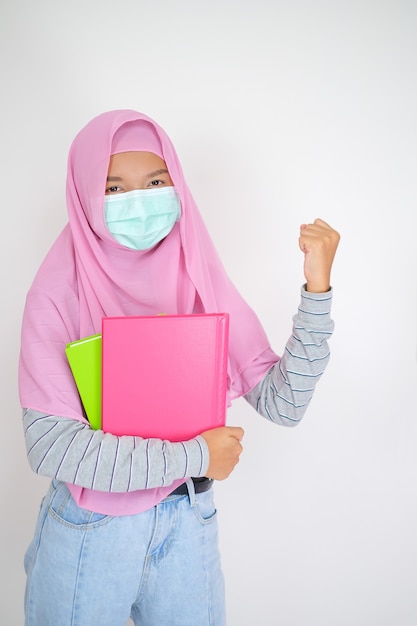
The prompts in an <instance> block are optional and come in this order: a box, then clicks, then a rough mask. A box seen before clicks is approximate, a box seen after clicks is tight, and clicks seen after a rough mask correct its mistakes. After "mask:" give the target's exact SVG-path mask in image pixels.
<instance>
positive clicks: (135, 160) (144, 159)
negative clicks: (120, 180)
mask: <svg viewBox="0 0 417 626" xmlns="http://www.w3.org/2000/svg"><path fill="white" fill-rule="evenodd" d="M160 169H165V170H166V169H167V166H166V163H165V161H164V160H163V159H161V157H159V156H157V155H156V154H154V153H153V152H139V151H134V152H133V151H132V152H118V153H117V154H112V155H111V157H110V161H109V168H108V173H109V174H111V175H118V176H123V175H124V176H129V175H130V174H135V175H138V174H144V175H146V174H147V173H149V172H152V171H154V170H160Z"/></svg>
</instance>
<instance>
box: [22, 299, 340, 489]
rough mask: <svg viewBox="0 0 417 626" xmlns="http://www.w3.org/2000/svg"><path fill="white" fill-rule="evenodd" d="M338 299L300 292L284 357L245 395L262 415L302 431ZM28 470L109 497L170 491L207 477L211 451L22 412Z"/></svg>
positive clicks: (198, 441)
mask: <svg viewBox="0 0 417 626" xmlns="http://www.w3.org/2000/svg"><path fill="white" fill-rule="evenodd" d="M331 299H332V291H329V292H327V293H322V294H313V293H309V292H306V291H305V289H304V288H302V291H301V303H300V306H299V308H298V312H297V314H296V315H295V316H294V318H293V332H292V335H291V337H290V338H289V340H288V341H287V344H286V346H285V350H284V353H283V355H282V357H281V358H280V359H279V360H278V362H277V363H276V364H275V365H274V367H272V368H271V369H270V370H269V372H268V373H267V374H266V376H264V378H263V379H262V380H261V381H260V382H259V383H258V384H257V385H256V386H255V387H254V389H252V390H251V391H250V392H249V393H247V394H246V395H245V399H246V400H247V401H248V402H249V403H250V404H251V405H252V406H253V407H254V408H255V409H256V411H257V412H258V413H259V414H260V415H262V416H264V417H266V418H267V419H268V420H270V421H271V422H274V423H275V424H280V425H283V426H295V425H296V424H298V423H299V422H300V420H301V419H302V417H303V416H304V413H305V411H306V409H307V407H308V404H309V402H310V400H311V398H312V396H313V392H314V389H315V386H316V384H317V382H318V380H319V379H320V377H321V375H322V373H323V372H324V370H325V368H326V365H327V363H328V360H329V356H330V353H329V348H328V344H327V340H328V339H329V337H330V336H331V334H332V332H333V322H332V320H331V318H330V306H331ZM23 426H24V432H25V442H26V448H27V455H28V460H29V464H30V466H31V468H32V470H33V471H35V472H36V473H38V474H41V475H45V476H49V477H52V478H57V479H58V480H62V481H64V482H67V483H71V484H74V485H78V486H80V487H86V488H89V489H97V490H99V491H107V492H129V491H135V490H137V489H147V488H153V487H161V486H167V485H170V484H171V483H172V482H173V481H174V480H175V479H180V478H185V477H189V476H193V477H195V478H197V477H200V476H204V475H205V473H206V471H207V468H208V465H209V451H208V447H207V444H206V442H205V440H204V438H203V437H201V436H199V437H196V438H194V439H191V440H189V441H185V442H179V443H172V442H169V441H162V440H160V439H142V438H140V437H132V436H122V437H118V436H115V435H112V434H110V433H104V432H103V431H101V430H92V429H91V427H90V426H89V425H88V424H85V423H83V422H80V421H77V420H74V419H70V418H66V417H60V416H56V415H46V414H44V413H40V412H38V411H35V410H33V409H23Z"/></svg>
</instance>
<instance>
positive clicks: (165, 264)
mask: <svg viewBox="0 0 417 626" xmlns="http://www.w3.org/2000/svg"><path fill="white" fill-rule="evenodd" d="M134 150H138V151H147V152H153V153H155V154H157V155H158V156H159V157H161V158H162V159H163V160H164V161H165V162H166V164H167V169H168V171H169V174H170V176H171V178H172V180H173V182H174V185H175V188H176V190H177V192H178V194H179V197H180V202H181V219H180V221H179V222H178V223H177V224H176V225H175V226H174V229H173V230H172V231H171V232H170V233H169V235H168V236H167V237H166V238H165V239H164V240H163V241H162V242H161V243H160V244H158V245H157V246H155V247H154V248H152V249H151V250H148V251H140V252H138V251H135V250H131V249H128V248H125V247H123V246H122V245H120V244H119V243H117V242H116V241H115V240H114V239H113V237H112V236H111V234H110V233H109V232H108V230H107V227H106V224H105V220H104V211H103V204H104V189H105V184H106V177H107V169H108V164H109V158H110V155H111V154H115V153H118V152H127V151H134ZM67 208H68V216H69V223H68V224H67V226H66V227H65V228H64V230H63V231H62V232H61V234H60V235H59V237H58V238H57V240H56V242H55V243H54V245H53V246H52V248H51V250H50V251H49V253H48V254H47V256H46V258H45V260H44V261H43V263H42V265H41V267H40V269H39V271H38V273H37V275H36V277H35V279H34V281H33V284H32V286H31V288H30V290H29V292H28V295H27V300H26V306H25V311H24V318H23V325H22V345H21V355H20V363H19V391H20V401H21V404H22V406H24V407H26V408H32V409H35V410H37V411H40V412H43V413H49V414H53V415H59V416H64V417H69V418H73V419H77V420H80V421H86V420H85V417H84V414H83V410H82V407H81V404H80V399H79V396H78V393H77V390H76V387H75V384H74V380H73V377H72V374H71V371H70V369H69V366H68V363H67V360H66V356H65V351H64V350H65V345H66V344H67V343H69V342H70V341H74V340H76V339H79V338H81V337H85V336H88V335H91V334H94V333H99V332H101V320H102V317H104V316H116V315H154V314H158V313H161V312H165V313H169V314H176V313H182V314H184V313H193V312H194V313H197V312H207V313H209V312H219V311H226V312H228V313H229V314H230V340H229V341H230V344H229V345H230V347H229V367H228V374H229V389H228V394H229V402H230V401H231V400H232V399H234V398H238V397H239V396H241V395H243V394H245V393H247V392H248V391H249V390H250V389H251V388H253V387H254V386H255V385H256V384H257V383H258V382H259V380H260V379H261V378H262V377H263V376H264V375H265V373H266V372H267V371H268V370H269V368H270V367H271V366H272V365H273V364H274V363H275V362H276V361H277V360H278V357H277V355H276V354H275V353H274V352H273V351H272V350H271V348H270V346H269V342H268V339H267V337H266V335H265V333H264V331H263V329H262V326H261V324H260V322H259V320H258V318H257V317H256V315H255V313H254V312H253V310H252V309H251V308H250V307H249V306H248V305H247V303H246V302H245V301H244V300H243V298H242V297H241V296H240V294H239V293H238V291H237V290H236V288H235V287H234V285H233V284H232V283H231V281H230V280H229V278H228V277H227V275H226V273H225V271H224V268H223V266H222V263H221V261H220V259H219V257H218V254H217V252H216V250H215V248H214V246H213V243H212V241H211V239H210V236H209V234H208V232H207V229H206V227H205V225H204V223H203V221H202V218H201V216H200V213H199V211H198V208H197V206H196V204H195V202H194V199H193V197H192V195H191V193H190V191H189V189H188V187H187V185H186V182H185V180H184V176H183V173H182V169H181V166H180V163H179V160H178V157H177V155H176V152H175V149H174V147H173V145H172V143H171V141H170V139H169V137H168V136H167V135H166V133H165V132H164V130H163V129H162V128H160V127H159V126H158V125H157V124H156V123H155V122H154V121H153V120H151V119H150V118H149V117H147V116H145V115H143V114H141V113H138V112H136V111H131V110H116V111H109V112H107V113H103V114H102V115H99V116H98V117H96V118H94V119H93V120H92V121H91V122H90V123H89V124H87V125H86V126H85V127H84V128H83V129H82V130H81V131H80V133H79V134H78V135H77V136H76V138H75V139H74V141H73V144H72V146H71V149H70V153H69V158H68V174H67ZM180 482H183V481H177V483H175V484H174V485H172V486H170V487H166V488H161V489H148V490H143V491H139V492H132V493H125V494H114V493H103V492H97V491H91V490H88V489H83V488H81V487H80V488H79V487H76V486H74V485H72V486H71V485H69V487H70V488H71V491H72V493H73V496H74V497H75V499H76V501H77V502H78V503H79V504H80V506H84V507H85V508H89V509H92V510H96V511H101V512H104V513H109V514H128V513H135V512H139V511H141V510H145V509H147V508H149V507H150V506H153V505H154V504H155V503H157V502H158V501H160V500H161V499H162V498H163V497H165V496H166V495H168V493H169V492H170V491H172V489H174V488H175V487H176V485H177V484H179V483H180Z"/></svg>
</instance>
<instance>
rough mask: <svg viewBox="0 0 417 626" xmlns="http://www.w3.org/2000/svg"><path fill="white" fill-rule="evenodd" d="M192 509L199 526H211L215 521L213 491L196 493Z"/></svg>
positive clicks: (215, 512) (215, 510)
mask: <svg viewBox="0 0 417 626" xmlns="http://www.w3.org/2000/svg"><path fill="white" fill-rule="evenodd" d="M193 509H194V513H195V515H196V517H197V519H198V521H199V522H200V524H212V523H213V522H214V521H215V520H216V519H217V509H216V507H215V505H214V494H213V490H212V489H209V490H208V491H205V492H203V493H197V494H196V504H195V505H194V507H193Z"/></svg>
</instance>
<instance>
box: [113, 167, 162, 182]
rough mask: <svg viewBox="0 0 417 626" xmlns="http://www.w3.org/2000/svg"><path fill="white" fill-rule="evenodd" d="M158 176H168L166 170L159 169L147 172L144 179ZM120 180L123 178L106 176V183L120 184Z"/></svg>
mask: <svg viewBox="0 0 417 626" xmlns="http://www.w3.org/2000/svg"><path fill="white" fill-rule="evenodd" d="M160 174H168V170H166V169H160V170H155V171H153V172H149V174H146V178H153V177H154V176H159V175H160ZM121 180H123V178H121V177H120V176H107V182H108V183H115V182H120V181H121Z"/></svg>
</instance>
